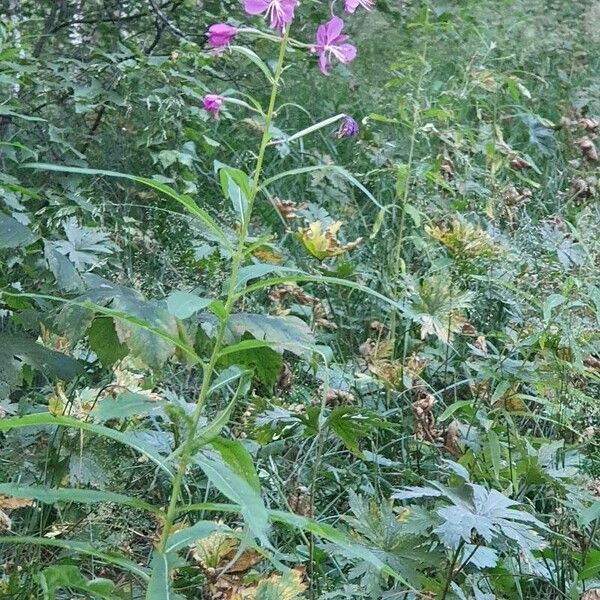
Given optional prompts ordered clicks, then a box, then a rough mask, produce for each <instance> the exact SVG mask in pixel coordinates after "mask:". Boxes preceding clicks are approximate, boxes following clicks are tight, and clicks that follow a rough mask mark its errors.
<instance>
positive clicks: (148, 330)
mask: <svg viewBox="0 0 600 600" xmlns="http://www.w3.org/2000/svg"><path fill="white" fill-rule="evenodd" d="M84 279H85V282H86V285H88V286H89V288H90V289H88V291H86V292H85V293H84V294H82V295H81V296H79V297H78V298H76V300H75V303H74V304H71V305H68V306H67V307H65V308H64V309H63V310H62V311H61V314H60V315H59V323H60V325H61V327H62V328H63V329H64V330H65V331H67V332H71V331H82V330H83V331H85V329H87V327H88V326H89V323H90V320H91V318H92V317H93V312H92V309H93V310H94V311H95V312H99V313H101V314H106V315H109V316H112V317H113V318H114V327H115V332H116V334H117V338H118V340H119V342H120V343H121V344H126V346H127V347H128V348H129V350H130V352H131V354H132V355H133V356H134V357H135V358H138V359H139V360H140V361H142V362H143V363H144V364H145V365H147V366H148V367H150V368H152V369H159V368H160V367H161V366H162V365H163V364H164V363H165V362H166V361H167V360H168V359H169V358H170V357H171V356H172V355H173V354H174V353H175V349H176V348H177V347H181V346H182V345H183V344H181V343H180V342H179V332H178V329H177V321H176V320H175V317H173V315H171V314H170V313H169V312H168V310H167V305H166V303H165V302H163V301H161V300H145V299H144V297H143V296H142V295H141V294H140V293H139V292H137V291H136V290H133V289H130V288H127V287H124V286H121V285H117V284H115V283H113V282H111V281H108V280H107V279H104V278H102V277H98V276H97V275H93V274H87V275H86V276H85V278H84ZM92 303H93V304H94V306H89V307H88V308H85V305H86V304H92ZM109 304H110V307H111V308H106V305H109ZM81 305H83V306H81ZM94 340H95V341H98V340H97V338H94ZM103 350H105V348H103V347H101V348H100V351H101V352H102V351H103ZM186 350H187V352H189V349H187V348H186ZM117 352H118V351H117ZM192 354H194V356H195V353H193V352H192ZM104 355H105V356H104V357H105V359H106V360H110V359H111V358H114V356H113V357H111V356H110V352H109V351H107V352H104Z"/></svg>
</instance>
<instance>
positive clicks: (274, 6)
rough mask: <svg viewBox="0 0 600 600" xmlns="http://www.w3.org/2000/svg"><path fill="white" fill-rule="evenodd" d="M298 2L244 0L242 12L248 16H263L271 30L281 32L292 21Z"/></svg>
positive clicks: (296, 0) (293, 0)
mask: <svg viewBox="0 0 600 600" xmlns="http://www.w3.org/2000/svg"><path fill="white" fill-rule="evenodd" d="M298 4H299V2H298V0H244V10H245V11H246V12H247V13H248V14H249V15H262V14H264V15H265V18H268V19H269V20H270V26H271V28H273V29H277V30H279V31H283V30H284V29H285V28H286V27H287V26H288V25H289V24H290V23H291V22H292V20H293V19H294V10H295V8H296V6H298Z"/></svg>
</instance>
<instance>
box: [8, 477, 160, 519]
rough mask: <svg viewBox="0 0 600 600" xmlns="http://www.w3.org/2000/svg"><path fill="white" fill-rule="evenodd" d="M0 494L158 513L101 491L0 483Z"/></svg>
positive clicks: (50, 502)
mask: <svg viewBox="0 0 600 600" xmlns="http://www.w3.org/2000/svg"><path fill="white" fill-rule="evenodd" d="M0 494H3V495H5V496H14V497H15V498H31V499H32V500H37V501H39V502H42V503H44V504H54V503H55V502H78V503H81V504H96V503H99V502H112V503H113V504H125V505H127V506H131V507H133V508H139V509H140V510H146V511H148V512H151V513H158V512H160V511H159V509H158V508H155V507H154V506H152V505H151V504H148V503H147V502H144V501H143V500H138V499H137V498H131V497H129V496H125V495H124V494H116V493H114V492H106V491H103V490H86V489H79V488H47V487H43V486H36V485H18V484H12V483H0Z"/></svg>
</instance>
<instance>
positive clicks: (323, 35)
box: [312, 17, 356, 75]
mask: <svg viewBox="0 0 600 600" xmlns="http://www.w3.org/2000/svg"><path fill="white" fill-rule="evenodd" d="M343 28H344V21H342V19H340V18H339V17H333V19H331V21H328V22H327V23H325V24H324V25H319V28H318V29H317V39H316V43H315V45H314V46H313V47H312V51H313V52H316V53H317V54H318V55H319V68H320V69H321V73H323V75H329V70H330V67H331V59H332V57H335V58H337V59H338V60H339V61H340V62H341V63H349V62H352V61H353V60H354V59H355V58H356V48H355V47H354V46H353V45H352V44H344V43H343V42H345V41H346V40H347V39H348V36H347V35H342V29H343Z"/></svg>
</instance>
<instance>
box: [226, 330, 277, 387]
mask: <svg viewBox="0 0 600 600" xmlns="http://www.w3.org/2000/svg"><path fill="white" fill-rule="evenodd" d="M245 342H249V343H248V344H246V343H245ZM218 364H219V365H220V366H223V367H228V366H231V365H242V366H244V367H248V368H249V369H251V370H252V371H253V372H254V375H255V377H256V378H257V379H258V380H259V381H260V382H261V383H263V384H264V385H266V386H269V387H270V386H273V385H274V384H275V382H276V381H277V378H278V377H279V373H280V372H281V368H282V367H283V357H282V356H281V354H280V353H278V352H275V351H274V350H272V349H271V348H269V347H268V345H267V344H266V343H265V342H262V341H260V340H253V339H250V340H242V341H241V342H239V343H238V344H235V345H234V346H230V347H228V348H225V349H224V351H222V352H221V353H220V354H219V362H218Z"/></svg>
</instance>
